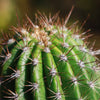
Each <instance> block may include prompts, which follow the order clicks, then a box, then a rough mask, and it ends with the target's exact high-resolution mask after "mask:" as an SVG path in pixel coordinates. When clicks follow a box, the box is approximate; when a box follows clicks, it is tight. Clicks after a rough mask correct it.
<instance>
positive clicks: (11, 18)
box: [0, 0, 100, 48]
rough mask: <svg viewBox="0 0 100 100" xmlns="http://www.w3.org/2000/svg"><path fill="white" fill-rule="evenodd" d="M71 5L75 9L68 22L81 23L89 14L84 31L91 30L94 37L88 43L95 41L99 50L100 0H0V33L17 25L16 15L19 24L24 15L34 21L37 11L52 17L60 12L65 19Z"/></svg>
mask: <svg viewBox="0 0 100 100" xmlns="http://www.w3.org/2000/svg"><path fill="white" fill-rule="evenodd" d="M72 5H75V9H74V11H73V13H72V16H71V18H70V22H74V21H76V20H79V21H80V23H82V22H83V21H84V20H85V19H86V17H87V16H88V14H89V15H90V17H89V19H88V21H87V23H86V24H85V26H84V29H88V28H90V29H91V30H92V32H90V33H93V34H94V36H93V37H91V38H90V41H93V40H94V39H95V40H96V46H95V47H96V48H100V11H99V9H100V0H0V31H2V30H3V31H4V32H6V31H8V29H9V28H10V26H11V25H14V26H16V25H17V24H16V23H17V17H16V13H17V15H18V16H19V19H20V21H21V22H22V21H23V18H25V17H24V15H25V14H28V16H29V17H30V18H31V19H32V20H34V15H35V13H36V12H37V10H39V11H41V12H45V13H46V14H48V13H51V14H52V15H53V14H55V13H56V12H57V11H60V14H59V15H60V17H62V18H65V16H66V15H67V14H68V12H69V11H70V9H71V7H72Z"/></svg>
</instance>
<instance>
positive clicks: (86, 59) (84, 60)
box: [0, 7, 100, 100]
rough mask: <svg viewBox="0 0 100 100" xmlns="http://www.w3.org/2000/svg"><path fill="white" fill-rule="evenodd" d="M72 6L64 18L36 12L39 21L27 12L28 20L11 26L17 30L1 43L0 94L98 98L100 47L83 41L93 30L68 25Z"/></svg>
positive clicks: (37, 99)
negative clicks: (99, 56)
mask: <svg viewBox="0 0 100 100" xmlns="http://www.w3.org/2000/svg"><path fill="white" fill-rule="evenodd" d="M72 10H73V7H72V9H71V11H70V13H69V15H68V17H67V18H66V19H65V22H61V21H60V19H59V17H58V13H57V14H55V15H54V16H53V17H50V16H49V19H48V18H47V16H46V15H45V14H43V15H42V14H41V13H40V12H38V14H39V15H38V16H37V15H36V19H38V22H37V24H36V25H35V24H33V22H32V21H31V20H30V18H29V17H28V16H27V15H26V18H27V20H28V23H26V24H25V25H23V26H22V27H17V28H16V27H12V30H13V31H14V32H15V33H16V34H15V36H14V37H13V38H10V39H9V40H8V41H6V42H3V43H2V44H1V45H2V53H1V56H0V62H1V66H0V69H1V70H2V71H1V73H0V75H1V76H0V96H1V97H0V99H2V100H30V99H31V100H99V98H100V94H99V92H100V68H99V65H100V64H99V60H98V59H97V58H96V56H95V55H98V54H100V50H93V48H90V49H89V48H88V46H87V44H86V43H85V42H84V40H85V36H84V35H85V33H87V32H88V31H89V30H88V31H86V32H84V33H82V34H80V32H79V30H77V29H76V30H75V26H73V25H71V26H70V27H66V24H67V22H68V20H69V17H70V15H71V12H72ZM76 23H77V22H75V23H74V25H75V24H76ZM87 37H89V36H87ZM87 37H86V38H87Z"/></svg>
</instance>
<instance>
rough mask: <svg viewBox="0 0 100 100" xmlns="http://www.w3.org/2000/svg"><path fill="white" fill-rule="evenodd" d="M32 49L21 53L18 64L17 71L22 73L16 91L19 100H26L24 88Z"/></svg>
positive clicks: (29, 48)
mask: <svg viewBox="0 0 100 100" xmlns="http://www.w3.org/2000/svg"><path fill="white" fill-rule="evenodd" d="M31 47H32V46H31ZM31 47H24V48H23V49H24V50H23V52H22V53H21V56H20V58H19V60H18V64H17V70H18V71H19V72H20V75H19V77H18V78H17V79H16V81H15V90H16V92H17V94H18V98H17V100H25V94H24V86H25V82H26V77H27V76H26V73H25V72H26V64H27V61H28V58H29V57H30V55H31V52H32V48H31Z"/></svg>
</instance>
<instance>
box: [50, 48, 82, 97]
mask: <svg viewBox="0 0 100 100" xmlns="http://www.w3.org/2000/svg"><path fill="white" fill-rule="evenodd" d="M51 52H52V54H54V59H55V62H56V64H58V71H59V72H60V73H61V77H62V79H61V80H62V87H63V88H65V87H66V88H65V90H67V88H71V89H68V93H71V95H73V98H75V99H76V98H77V99H78V98H80V97H81V94H80V90H79V86H78V84H77V80H74V79H75V76H74V73H73V70H72V68H71V67H72V66H71V65H70V64H69V63H68V62H67V60H68V59H67V57H66V55H64V56H63V53H62V51H60V50H59V49H58V48H57V47H54V48H53V49H52V50H51ZM55 55H56V56H55ZM62 72H63V73H62ZM63 77H64V78H63ZM66 80H67V81H66ZM71 83H72V84H71ZM72 90H73V91H72ZM69 97H71V96H69ZM66 98H67V97H66Z"/></svg>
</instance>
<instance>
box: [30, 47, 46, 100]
mask: <svg viewBox="0 0 100 100" xmlns="http://www.w3.org/2000/svg"><path fill="white" fill-rule="evenodd" d="M31 62H32V65H31V66H30V67H31V71H30V72H31V82H32V85H33V86H32V87H30V88H32V92H33V93H32V94H33V99H35V100H46V92H45V86H44V81H43V79H44V77H43V65H42V55H41V48H40V47H39V46H38V45H37V46H35V48H34V50H33V52H32V61H31Z"/></svg>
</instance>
